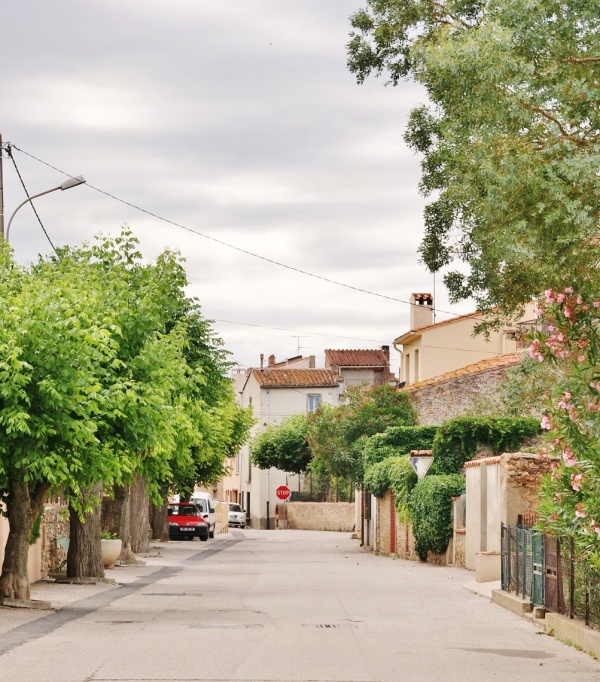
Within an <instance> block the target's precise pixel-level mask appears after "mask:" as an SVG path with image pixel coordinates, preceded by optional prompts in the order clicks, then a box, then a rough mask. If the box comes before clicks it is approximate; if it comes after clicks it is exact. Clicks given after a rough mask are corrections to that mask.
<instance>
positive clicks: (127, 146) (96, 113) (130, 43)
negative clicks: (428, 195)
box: [0, 0, 473, 371]
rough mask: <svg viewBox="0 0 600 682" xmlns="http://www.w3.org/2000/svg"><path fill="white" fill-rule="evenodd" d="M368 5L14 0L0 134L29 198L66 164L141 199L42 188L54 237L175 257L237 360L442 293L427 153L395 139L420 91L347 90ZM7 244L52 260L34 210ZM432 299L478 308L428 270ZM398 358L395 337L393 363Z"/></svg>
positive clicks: (8, 178) (400, 314) (375, 343)
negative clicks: (118, 236) (109, 238)
mask: <svg viewBox="0 0 600 682" xmlns="http://www.w3.org/2000/svg"><path fill="white" fill-rule="evenodd" d="M363 4H364V2H361V0H331V1H329V2H327V1H324V0H218V1H215V0H210V1H209V0H172V1H171V2H168V3H167V2H164V1H163V2H158V1H156V0H143V2H142V0H137V1H135V0H118V2H117V1H116V0H103V1H102V2H99V1H92V0H88V1H86V2H81V0H79V1H75V0H54V1H53V2H32V1H31V0H20V1H19V2H12V3H9V5H8V6H7V7H6V8H5V12H4V14H3V21H2V29H3V31H2V33H3V37H2V41H0V56H1V61H2V65H3V68H2V73H1V75H0V84H1V91H2V108H1V118H0V133H1V134H2V136H3V141H4V142H5V143H7V142H10V143H12V144H13V145H14V146H15V147H18V148H19V149H20V150H23V151H17V150H16V149H15V150H14V152H13V154H14V159H15V161H16V163H17V166H18V168H19V171H20V173H21V176H22V178H23V180H24V182H25V184H26V186H27V189H28V191H29V193H30V194H35V193H37V192H41V191H43V190H45V189H49V188H51V187H54V186H56V185H59V184H60V183H61V182H63V181H64V179H65V178H66V176H65V175H63V174H61V172H59V171H63V172H64V173H66V174H68V175H80V174H81V175H83V176H84V177H85V178H86V180H87V181H88V183H89V185H93V187H95V188H97V189H99V190H102V191H103V192H106V193H109V194H111V195H114V196H115V197H118V198H119V199H122V200H123V201H124V202H129V203H130V204H132V205H133V206H129V205H127V204H126V203H122V202H120V201H117V200H115V199H113V198H110V197H109V196H106V195H105V194H102V193H101V192H99V191H97V190H95V189H93V188H92V187H90V186H86V185H83V186H80V187H77V188H74V189H71V190H69V191H68V192H64V193H62V192H55V193H53V194H49V195H47V196H44V197H41V198H40V199H38V200H37V201H36V208H37V210H38V213H39V215H40V217H41V219H42V221H43V223H44V227H45V228H46V230H47V232H48V234H49V236H50V238H51V240H52V241H53V242H54V244H55V245H63V244H72V245H76V244H79V243H81V242H83V241H90V240H92V239H93V237H94V235H96V234H98V233H104V234H108V233H114V232H116V231H118V230H119V229H120V226H121V225H123V224H127V225H129V226H130V227H131V228H132V229H133V231H134V233H135V235H136V236H137V237H138V238H139V240H140V242H141V250H142V252H143V254H144V257H146V258H148V259H151V258H154V257H155V256H156V255H157V254H158V253H160V252H161V251H162V250H163V249H164V248H166V247H169V248H172V249H177V250H179V251H180V253H181V255H182V256H183V257H184V258H185V260H186V268H187V273H188V279H189V282H190V286H189V293H190V295H193V296H197V297H198V298H199V300H200V303H201V305H202V310H203V313H204V315H205V316H206V317H208V318H210V319H212V320H215V323H214V328H215V330H216V331H217V333H218V334H219V335H220V336H221V338H222V339H223V341H224V344H225V347H226V348H227V349H228V350H230V351H231V353H232V358H233V360H234V361H235V362H237V363H239V364H240V365H253V366H256V365H257V364H258V362H259V355H260V353H264V354H265V357H267V356H268V355H270V354H271V353H273V354H275V356H276V358H277V360H278V361H279V360H283V359H285V358H289V357H293V356H294V355H296V354H297V353H298V350H300V353H302V354H304V355H315V356H316V358H317V363H318V364H319V365H322V363H323V350H324V349H325V348H378V347H380V346H381V345H382V344H390V345H391V343H392V341H393V339H394V338H396V337H397V336H399V335H400V334H401V333H403V332H405V331H407V330H408V328H409V317H408V316H409V306H408V303H407V301H408V299H409V297H410V294H411V293H412V292H413V291H419V292H423V291H428V292H431V291H432V290H433V285H434V283H433V276H432V275H431V274H430V273H428V272H427V271H426V269H425V267H424V266H423V265H422V264H420V263H419V257H418V254H417V248H418V245H419V242H420V240H421V237H422V233H423V218H422V208H423V199H422V198H421V197H420V196H419V194H418V183H419V177H420V171H419V160H418V159H417V158H416V157H415V156H414V155H413V154H412V152H411V151H410V150H408V149H407V147H406V145H405V144H404V142H403V139H402V135H403V130H404V127H405V124H406V121H407V116H408V113H409V111H410V109H411V108H412V107H413V106H415V105H416V104H419V103H420V102H422V101H424V96H423V93H422V92H421V90H420V89H419V88H418V87H416V86H415V85H413V84H403V85H401V86H399V87H396V88H393V87H384V80H383V79H379V80H377V79H371V80H370V81H369V82H368V83H367V84H365V85H362V86H359V85H357V84H356V82H355V79H354V77H353V76H352V74H350V73H349V71H348V70H347V67H346V59H347V57H346V47H345V45H346V43H347V41H348V34H349V32H350V23H349V16H350V15H351V14H352V13H353V12H354V11H356V10H357V9H358V8H359V7H361V6H363ZM24 152H26V153H24ZM28 154H30V155H32V156H33V157H37V159H39V160H36V159H34V158H32V157H31V156H28ZM46 164H48V165H46ZM51 166H54V167H55V169H58V170H55V169H54V168H52V167H51ZM3 168H4V202H5V213H6V216H7V220H8V217H9V216H10V215H11V213H12V211H13V210H14V209H15V208H16V206H17V205H18V204H19V203H20V202H21V201H22V200H23V199H24V198H25V196H26V195H25V194H24V191H23V189H22V187H21V185H20V182H19V180H18V177H17V174H16V171H15V168H14V166H13V164H12V162H11V161H10V159H7V158H6V157H5V158H4V160H3ZM134 206H135V207H139V208H140V209H143V211H141V210H138V209H137V208H135V207H134ZM144 211H146V212H144ZM150 214H154V215H150ZM162 219H164V220H162ZM169 221H171V222H169ZM173 223H176V224H177V225H180V226H182V227H178V226H176V225H174V224H173ZM201 235H204V236H201ZM10 241H11V244H12V246H13V248H14V250H15V254H16V258H17V260H18V261H19V262H23V263H25V262H28V261H30V260H32V259H33V258H35V256H36V254H38V253H50V252H51V246H50V244H49V243H48V241H47V239H46V237H45V236H44V234H43V232H42V229H41V227H40V226H39V224H38V223H37V220H36V218H35V216H34V214H33V212H32V210H31V209H30V208H29V207H28V206H25V207H23V208H22V209H21V210H20V211H19V213H18V214H17V216H16V217H15V220H14V222H13V224H12V227H11V235H10ZM228 245H229V246H228ZM233 247H235V248H233ZM245 252H251V253H253V254H256V255H257V256H261V258H257V257H255V256H252V255H249V254H248V253H245ZM273 261H274V262H273ZM276 263H280V264H283V265H285V266H288V267H287V268H285V267H281V265H278V264H276ZM298 270H302V271H305V272H308V273H311V274H312V275H315V276H316V277H311V276H308V275H306V274H302V273H300V272H298ZM325 280H335V281H336V282H340V283H343V284H346V285H348V287H355V288H357V289H362V290H365V291H368V292H372V293H371V294H369V293H362V292H360V291H356V290H355V289H352V288H346V287H342V286H339V285H336V284H333V283H331V282H327V281H325ZM374 294H379V296H377V295H374ZM385 297H389V298H385ZM392 299H396V300H392ZM436 305H437V307H438V308H439V309H442V310H444V311H453V312H456V313H463V312H468V311H470V310H472V309H473V305H472V304H469V303H465V304H462V306H460V307H457V306H454V307H452V306H450V304H449V303H448V300H447V296H446V292H445V289H444V287H443V285H442V283H441V278H440V277H439V276H438V277H437V281H436ZM448 317H449V315H448V314H445V313H438V317H437V320H438V321H440V320H442V319H447V318H448ZM298 337H300V338H298ZM397 358H398V354H397V353H396V352H395V351H394V350H393V348H392V368H393V369H394V370H395V371H397V365H398V359H397Z"/></svg>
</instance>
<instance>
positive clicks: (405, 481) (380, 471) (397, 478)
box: [365, 456, 417, 523]
mask: <svg viewBox="0 0 600 682" xmlns="http://www.w3.org/2000/svg"><path fill="white" fill-rule="evenodd" d="M416 483H417V475H416V473H415V471H414V469H413V468H412V465H411V463H410V460H409V459H408V457H406V456H405V457H389V458H388V459H386V460H384V461H383V462H378V463H377V464H373V466H371V467H369V468H368V469H367V471H366V472H365V488H366V489H367V490H368V491H369V492H371V493H372V494H373V495H375V497H383V496H384V495H385V493H386V492H387V491H388V490H391V491H392V492H393V493H394V502H395V505H396V511H397V513H398V518H399V519H400V521H402V522H404V523H406V522H407V521H409V520H410V511H409V508H408V499H409V497H410V493H411V491H412V489H413V488H414V487H415V485H416Z"/></svg>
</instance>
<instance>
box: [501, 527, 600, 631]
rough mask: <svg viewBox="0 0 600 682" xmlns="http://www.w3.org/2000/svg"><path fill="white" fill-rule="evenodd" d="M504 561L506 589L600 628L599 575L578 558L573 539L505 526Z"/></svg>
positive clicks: (503, 584)
mask: <svg viewBox="0 0 600 682" xmlns="http://www.w3.org/2000/svg"><path fill="white" fill-rule="evenodd" d="M501 559H502V576H501V584H502V589H503V590H505V591H507V592H514V593H516V594H517V595H519V596H521V597H523V598H524V599H530V600H531V601H532V602H533V604H535V605H536V606H543V607H544V608H546V609H547V610H548V611H554V612H556V613H560V614H562V615H565V616H568V617H570V618H579V619H581V620H583V621H585V623H586V625H588V626H590V627H593V628H597V629H600V572H598V570H596V569H595V568H594V567H592V566H591V565H590V564H589V562H587V561H586V560H585V557H581V556H578V555H577V552H576V549H575V545H574V542H573V540H572V538H571V539H570V538H566V539H561V538H556V537H552V536H548V535H544V534H543V533H542V532H540V531H538V530H535V529H533V528H526V527H523V526H507V525H505V524H502V529H501Z"/></svg>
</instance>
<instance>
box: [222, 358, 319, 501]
mask: <svg viewBox="0 0 600 682" xmlns="http://www.w3.org/2000/svg"><path fill="white" fill-rule="evenodd" d="M267 363H268V364H267V369H282V368H284V367H288V368H292V369H314V368H315V356H314V355H309V356H308V357H304V356H302V355H297V356H295V357H292V358H288V359H286V360H283V361H281V362H276V361H275V356H274V355H270V356H269V358H268V360H267ZM259 369H261V370H262V369H264V355H263V354H262V353H261V355H260V367H259ZM249 372H250V368H248V367H235V368H234V369H233V370H232V373H231V380H232V382H233V387H234V391H235V395H236V397H237V399H238V401H239V403H240V404H241V405H243V404H244V403H243V402H242V396H243V391H244V386H245V384H246V381H247V380H248V374H249ZM247 404H248V403H246V406H247ZM241 466H242V459H241V453H239V452H238V453H237V454H236V455H235V456H233V457H228V458H227V461H226V462H225V468H226V469H227V471H228V472H229V473H228V474H227V475H226V476H224V477H223V478H222V479H221V480H220V481H219V482H218V483H217V484H216V487H215V488H214V489H213V490H212V491H211V492H212V495H213V497H214V498H215V499H217V500H223V501H225V502H237V503H238V504H241V505H242V506H243V505H244V504H245V501H244V500H243V499H242V492H241V487H240V480H241V478H240V473H241Z"/></svg>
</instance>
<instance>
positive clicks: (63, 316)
mask: <svg viewBox="0 0 600 682" xmlns="http://www.w3.org/2000/svg"><path fill="white" fill-rule="evenodd" d="M80 274H81V273H80ZM71 275H72V273H71ZM0 291H1V293H2V295H1V296H0V358H1V360H0V495H1V497H2V500H3V501H4V503H5V504H6V512H5V513H6V516H7V517H8V520H9V523H10V532H9V536H8V539H7V543H6V548H5V555H4V562H3V566H2V575H1V576H0V592H1V594H2V596H3V597H10V598H15V599H23V600H28V599H29V597H30V592H29V582H28V578H27V554H28V549H29V539H30V537H31V530H32V527H33V523H34V521H35V519H36V518H37V517H38V516H39V514H40V512H41V510H42V505H43V502H44V499H45V497H46V495H47V493H48V491H49V490H51V489H52V488H57V489H58V488H61V487H66V488H70V489H72V490H77V489H78V488H79V486H80V482H81V480H82V479H83V480H85V481H88V480H90V479H93V478H95V479H96V480H99V479H101V478H102V477H103V476H104V475H105V474H107V473H108V472H110V471H112V470H113V469H114V464H113V455H112V453H111V451H110V449H109V448H108V447H107V445H106V443H104V442H102V441H101V440H100V439H99V438H98V431H99V429H100V422H101V420H102V415H103V414H104V413H105V412H106V411H110V410H113V409H115V403H116V401H117V396H118V394H119V393H120V392H121V388H120V387H119V386H109V387H106V386H105V382H104V373H105V368H106V367H108V366H110V364H111V363H112V362H113V361H114V360H115V357H116V347H115V343H114V339H113V337H112V335H111V333H110V329H111V327H112V325H113V323H114V318H113V315H112V313H111V311H110V310H108V309H107V308H106V307H105V306H104V305H103V304H102V301H101V296H100V293H99V289H98V288H96V287H94V286H89V287H88V286H85V280H82V279H80V278H74V277H72V276H70V275H69V273H66V272H64V271H62V270H61V269H60V268H53V267H52V266H51V264H45V266H44V267H38V268H29V269H25V268H21V267H19V266H18V265H17V264H15V263H14V261H13V260H12V256H11V251H10V248H9V247H8V245H7V244H6V243H4V242H2V243H0Z"/></svg>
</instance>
